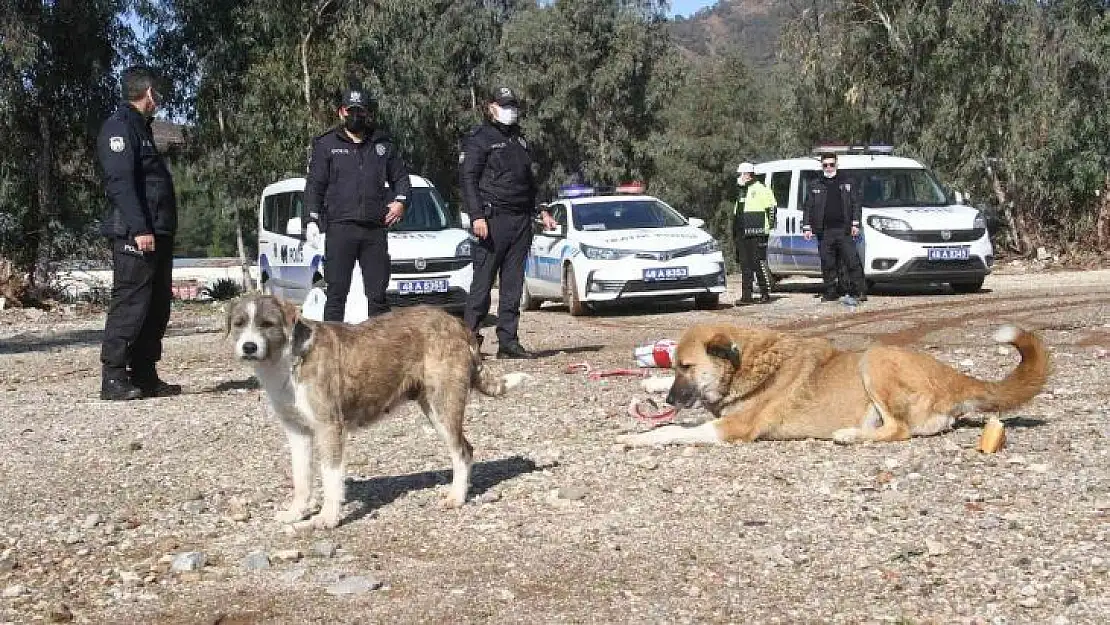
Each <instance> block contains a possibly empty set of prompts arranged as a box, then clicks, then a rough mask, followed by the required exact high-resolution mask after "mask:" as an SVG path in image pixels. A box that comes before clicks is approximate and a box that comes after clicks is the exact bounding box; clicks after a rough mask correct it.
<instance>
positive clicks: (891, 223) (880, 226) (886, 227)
mask: <svg viewBox="0 0 1110 625" xmlns="http://www.w3.org/2000/svg"><path fill="white" fill-rule="evenodd" d="M867 225H869V226H871V227H872V228H874V229H876V230H878V231H879V232H899V231H901V232H905V231H908V230H913V228H911V227H910V225H909V224H908V223H906V222H904V221H902V220H901V219H894V218H893V217H880V216H878V215H872V216H870V217H868V218H867Z"/></svg>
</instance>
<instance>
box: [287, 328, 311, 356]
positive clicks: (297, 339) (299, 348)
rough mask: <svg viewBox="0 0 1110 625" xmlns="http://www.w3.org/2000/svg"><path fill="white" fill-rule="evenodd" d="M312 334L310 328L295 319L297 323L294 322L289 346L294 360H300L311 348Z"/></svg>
mask: <svg viewBox="0 0 1110 625" xmlns="http://www.w3.org/2000/svg"><path fill="white" fill-rule="evenodd" d="M312 333H313V328H312V326H310V325H308V324H307V323H305V322H304V321H301V320H300V319H297V321H296V322H294V324H293V337H292V339H291V341H290V346H289V348H290V350H291V351H292V353H293V357H294V358H296V359H298V360H300V359H302V358H304V355H305V354H306V353H308V350H309V348H310V347H312Z"/></svg>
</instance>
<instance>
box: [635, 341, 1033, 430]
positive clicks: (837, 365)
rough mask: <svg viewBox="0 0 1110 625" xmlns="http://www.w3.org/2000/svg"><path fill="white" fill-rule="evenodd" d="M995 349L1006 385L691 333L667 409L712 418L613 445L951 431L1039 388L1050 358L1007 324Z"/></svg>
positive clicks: (808, 347) (836, 352)
mask: <svg viewBox="0 0 1110 625" xmlns="http://www.w3.org/2000/svg"><path fill="white" fill-rule="evenodd" d="M994 339H995V341H997V342H999V343H1007V344H1011V345H1013V346H1015V347H1016V348H1017V350H1018V352H1019V353H1020V354H1021V363H1020V364H1018V366H1017V368H1016V369H1014V371H1013V372H1011V373H1010V375H1009V376H1007V377H1006V378H1005V379H1003V380H1001V381H999V382H988V381H983V380H978V379H976V378H972V377H969V376H966V375H963V374H962V373H959V372H958V371H956V370H955V369H953V368H951V367H949V366H948V365H945V364H943V363H941V362H939V361H937V360H936V359H935V358H933V357H931V356H929V355H927V354H923V353H920V352H915V351H912V350H909V349H904V348H901V347H888V346H877V347H872V348H870V349H868V350H866V351H863V352H854V351H844V350H840V349H836V348H835V347H833V345H832V343H830V342H829V341H828V340H826V339H821V338H806V339H802V338H795V337H792V336H788V335H785V334H781V333H779V332H773V331H768V330H759V329H752V328H741V327H735V326H727V325H697V326H694V327H692V328H690V329H689V330H688V331H686V333H685V334H684V335H683V337H682V339H681V340H680V341H679V344H678V348H677V351H676V354H675V381H674V384H673V385H672V386H671V390H670V392H669V394H668V395H667V402H668V403H670V404H672V405H674V406H676V407H678V408H688V407H690V406H692V405H694V404H695V403H697V402H698V401H700V402H701V403H702V405H704V406H705V407H706V408H707V409H708V410H709V411H710V412H711V413H712V414H713V415H714V416H716V417H718V418H717V419H715V420H713V421H709V422H707V423H704V424H702V425H700V426H696V427H683V426H675V425H672V426H666V427H661V428H657V429H654V430H651V431H648V432H644V433H641V434H631V435H625V436H622V437H620V439H619V440H620V441H621V442H624V443H625V444H629V445H633V446H646V445H660V444H668V443H672V444H692V443H720V442H738V441H754V440H758V439H770V440H787V439H804V438H818V439H832V440H835V441H837V442H840V443H852V442H857V441H864V440H870V441H899V440H906V439H908V438H909V437H911V436H929V435H932V434H936V433H938V432H942V431H944V430H947V429H949V428H951V427H952V424H953V423H954V422H955V420H956V418H957V417H959V416H960V415H962V414H964V413H966V412H968V411H972V410H981V411H1003V410H1010V409H1013V408H1016V407H1018V406H1021V405H1022V404H1024V403H1026V402H1028V401H1029V400H1030V399H1032V398H1033V397H1034V396H1035V395H1036V394H1037V393H1038V392H1039V391H1040V389H1041V387H1043V386H1044V383H1045V378H1046V377H1047V375H1048V352H1047V351H1046V349H1045V347H1044V344H1043V343H1041V341H1040V339H1039V338H1037V337H1036V336H1035V335H1034V334H1031V333H1029V332H1026V331H1023V330H1020V329H1018V328H1016V327H1014V326H1004V327H1002V328H1001V329H999V330H998V332H996V333H995V336H994Z"/></svg>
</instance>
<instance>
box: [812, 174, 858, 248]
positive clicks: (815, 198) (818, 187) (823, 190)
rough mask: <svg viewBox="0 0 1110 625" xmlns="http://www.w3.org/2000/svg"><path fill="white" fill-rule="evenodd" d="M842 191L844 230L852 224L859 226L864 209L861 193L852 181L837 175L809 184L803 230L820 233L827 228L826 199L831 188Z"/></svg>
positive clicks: (841, 203)
mask: <svg viewBox="0 0 1110 625" xmlns="http://www.w3.org/2000/svg"><path fill="white" fill-rule="evenodd" d="M833 185H835V188H836V189H838V190H839V191H840V206H841V208H842V209H843V210H844V232H845V233H847V232H849V231H850V230H851V229H852V226H856V227H859V222H860V219H863V216H862V215H863V209H862V208H861V206H860V201H859V195H858V194H857V193H856V191H855V190H853V189H852V183H851V182H849V181H847V180H845V179H843V178H841V177H840V176H837V177H836V179H835V180H833V181H828V180H826V179H818V180H817V181H815V182H813V183H812V184H810V186H809V192H808V193H806V198H805V201H804V202H803V204H802V230H803V231H804V230H812V231H813V233H814V234H820V233H822V232H824V230H825V199H826V197H827V196H828V194H829V193H831V189H832V188H833Z"/></svg>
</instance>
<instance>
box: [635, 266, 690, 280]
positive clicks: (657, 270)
mask: <svg viewBox="0 0 1110 625" xmlns="http://www.w3.org/2000/svg"><path fill="white" fill-rule="evenodd" d="M688 275H690V273H689V272H688V271H687V270H686V268H685V267H652V268H649V269H645V270H644V282H661V281H664V280H681V279H683V278H685V277H686V276H688Z"/></svg>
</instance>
